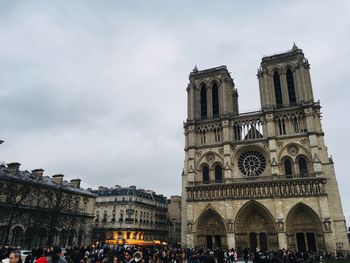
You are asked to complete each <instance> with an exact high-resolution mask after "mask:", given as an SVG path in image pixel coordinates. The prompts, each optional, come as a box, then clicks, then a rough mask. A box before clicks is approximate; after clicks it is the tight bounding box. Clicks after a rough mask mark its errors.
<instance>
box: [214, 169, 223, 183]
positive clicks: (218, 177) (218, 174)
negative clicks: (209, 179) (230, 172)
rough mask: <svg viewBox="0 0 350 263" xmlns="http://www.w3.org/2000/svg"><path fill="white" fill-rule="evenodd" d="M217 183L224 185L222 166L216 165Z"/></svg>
mask: <svg viewBox="0 0 350 263" xmlns="http://www.w3.org/2000/svg"><path fill="white" fill-rule="evenodd" d="M215 182H216V183H222V167H221V165H219V164H217V165H215Z"/></svg>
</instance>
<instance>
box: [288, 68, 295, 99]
mask: <svg viewBox="0 0 350 263" xmlns="http://www.w3.org/2000/svg"><path fill="white" fill-rule="evenodd" d="M287 86H288V96H289V104H290V105H295V104H296V102H297V100H296V96H295V88H294V79H293V73H292V71H291V70H290V69H288V70H287Z"/></svg>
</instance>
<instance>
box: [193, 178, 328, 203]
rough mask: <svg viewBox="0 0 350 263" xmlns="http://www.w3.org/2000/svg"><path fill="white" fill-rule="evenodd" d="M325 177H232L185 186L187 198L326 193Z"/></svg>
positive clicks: (285, 195) (234, 197)
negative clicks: (211, 182) (222, 181)
mask: <svg viewBox="0 0 350 263" xmlns="http://www.w3.org/2000/svg"><path fill="white" fill-rule="evenodd" d="M325 184H326V179H325V178H324V177H321V176H320V175H318V176H316V174H314V173H312V174H308V175H307V176H302V175H295V176H285V175H276V176H260V177H247V178H235V179H232V182H230V183H227V182H226V183H222V184H203V183H201V182H197V183H194V184H192V185H191V184H189V185H188V187H186V190H187V199H188V200H189V201H203V200H222V199H246V198H270V197H275V196H276V197H290V196H315V195H326V190H325Z"/></svg>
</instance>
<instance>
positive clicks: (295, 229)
mask: <svg viewBox="0 0 350 263" xmlns="http://www.w3.org/2000/svg"><path fill="white" fill-rule="evenodd" d="M286 223H287V236H288V248H290V249H297V250H302V251H317V250H324V249H325V244H324V236H323V229H322V223H321V221H320V218H319V217H318V216H317V214H316V213H315V212H314V211H313V210H312V209H311V208H310V207H308V206H306V205H304V204H301V203H300V204H297V205H296V206H294V208H292V209H291V211H290V212H289V213H288V216H287V222H286Z"/></svg>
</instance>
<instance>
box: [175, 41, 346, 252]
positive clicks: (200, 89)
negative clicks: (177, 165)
mask: <svg viewBox="0 0 350 263" xmlns="http://www.w3.org/2000/svg"><path fill="white" fill-rule="evenodd" d="M257 78H258V81H259V92H260V103H261V110H259V111H255V112H243V113H241V112H239V107H238V92H237V89H236V88H235V84H234V81H233V79H232V77H231V76H230V73H229V72H228V70H227V68H226V66H220V67H215V68H210V69H205V70H198V69H197V68H196V67H195V68H194V69H193V71H192V72H191V73H190V75H189V84H188V87H187V107H188V109H187V120H186V122H185V123H184V131H185V138H186V141H185V162H184V171H183V174H182V229H181V242H182V245H183V246H185V247H194V248H211V249H216V248H218V247H219V248H229V249H230V248H236V249H244V248H247V249H251V250H254V249H256V248H257V249H260V250H262V251H266V250H274V249H278V248H285V249H293V250H294V249H297V250H303V251H317V250H327V251H334V250H343V251H349V242H348V239H347V234H346V224H345V217H344V214H343V210H342V206H341V200H340V194H339V190H338V184H337V180H336V176H335V171H334V165H333V161H332V158H330V157H329V155H328V152H327V147H326V145H325V143H324V132H323V130H322V126H321V112H320V109H321V106H320V103H319V102H317V101H315V100H314V97H313V90H312V84H311V78H310V64H309V62H308V60H307V59H306V58H305V56H304V53H303V51H302V50H301V49H299V48H298V47H297V46H296V45H295V44H294V45H293V48H292V49H291V50H288V51H286V52H283V53H278V54H275V55H272V56H265V57H263V58H262V60H261V65H260V67H259V69H258V72H257Z"/></svg>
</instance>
